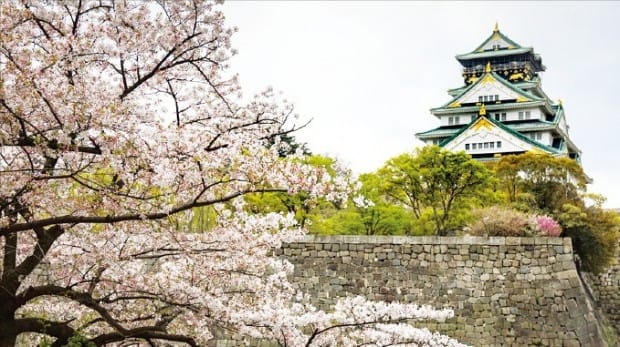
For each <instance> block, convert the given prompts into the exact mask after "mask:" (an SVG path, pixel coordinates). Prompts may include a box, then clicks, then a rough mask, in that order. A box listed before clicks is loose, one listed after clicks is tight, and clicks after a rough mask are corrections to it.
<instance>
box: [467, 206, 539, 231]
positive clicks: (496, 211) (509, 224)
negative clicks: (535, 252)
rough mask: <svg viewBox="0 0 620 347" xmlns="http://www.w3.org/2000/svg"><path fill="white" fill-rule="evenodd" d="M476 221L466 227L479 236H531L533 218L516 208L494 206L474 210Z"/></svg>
mask: <svg viewBox="0 0 620 347" xmlns="http://www.w3.org/2000/svg"><path fill="white" fill-rule="evenodd" d="M473 214H474V222H473V223H471V224H470V225H468V226H467V228H466V229H465V230H466V231H467V232H468V233H470V234H472V235H478V236H530V235H532V233H531V218H530V217H529V216H528V215H527V214H525V213H523V212H519V211H517V210H515V209H512V208H508V207H501V206H492V207H488V208H484V209H478V210H476V211H474V213H473Z"/></svg>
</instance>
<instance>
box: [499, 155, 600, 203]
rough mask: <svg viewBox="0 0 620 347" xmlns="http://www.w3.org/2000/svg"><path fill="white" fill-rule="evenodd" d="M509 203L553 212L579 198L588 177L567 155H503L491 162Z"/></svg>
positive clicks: (579, 199)
mask: <svg viewBox="0 0 620 347" xmlns="http://www.w3.org/2000/svg"><path fill="white" fill-rule="evenodd" d="M493 168H494V171H495V174H496V176H497V178H498V180H499V186H500V187H501V188H502V189H503V190H504V192H505V193H506V197H507V201H508V203H509V204H514V205H516V206H519V207H520V208H522V209H526V210H531V211H533V212H536V211H540V212H543V213H548V214H552V215H556V214H557V213H558V212H559V211H561V210H562V206H563V205H564V204H567V203H571V204H575V203H578V202H579V201H581V194H582V193H583V192H584V191H585V186H586V183H587V182H588V177H587V176H586V175H585V173H584V172H583V169H582V168H581V166H580V165H579V164H578V163H577V162H576V161H575V160H572V159H570V158H566V157H554V156H552V155H549V154H541V153H532V152H527V153H523V154H519V155H508V156H503V157H501V158H500V160H498V161H497V162H495V163H494V165H493Z"/></svg>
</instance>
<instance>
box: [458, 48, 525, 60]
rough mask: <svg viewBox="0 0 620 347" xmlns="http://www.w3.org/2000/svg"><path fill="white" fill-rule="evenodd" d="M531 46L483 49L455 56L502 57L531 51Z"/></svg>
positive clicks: (465, 58) (468, 57)
mask: <svg viewBox="0 0 620 347" xmlns="http://www.w3.org/2000/svg"><path fill="white" fill-rule="evenodd" d="M532 51H533V49H532V47H521V48H515V49H498V50H496V51H483V52H471V53H465V54H460V55H457V56H456V59H458V60H471V59H482V58H493V57H503V56H507V55H513V54H521V53H527V52H532Z"/></svg>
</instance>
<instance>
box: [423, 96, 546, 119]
mask: <svg viewBox="0 0 620 347" xmlns="http://www.w3.org/2000/svg"><path fill="white" fill-rule="evenodd" d="M546 104H547V102H546V101H544V100H534V101H526V102H513V103H503V104H485V105H484V107H485V108H486V110H487V112H489V111H498V110H512V109H519V108H524V107H534V106H545V105H546ZM479 109H480V106H477V105H472V106H464V107H452V108H448V107H437V108H432V109H431V112H432V113H433V114H434V115H435V116H437V115H444V114H461V113H476V114H477V113H478V110H479Z"/></svg>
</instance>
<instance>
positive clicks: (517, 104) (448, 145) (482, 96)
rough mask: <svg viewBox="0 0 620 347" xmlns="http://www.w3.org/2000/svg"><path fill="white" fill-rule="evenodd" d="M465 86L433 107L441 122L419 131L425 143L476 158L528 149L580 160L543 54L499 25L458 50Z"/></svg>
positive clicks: (432, 110)
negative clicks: (546, 80)
mask: <svg viewBox="0 0 620 347" xmlns="http://www.w3.org/2000/svg"><path fill="white" fill-rule="evenodd" d="M456 59H457V60H458V61H459V63H460V64H461V65H462V66H463V79H464V85H463V86H461V87H459V88H455V89H450V90H448V93H449V94H450V96H451V97H452V99H451V100H450V101H448V102H447V103H445V104H444V105H442V106H439V107H436V108H433V109H431V113H432V114H433V115H434V116H435V117H437V118H438V119H439V121H440V126H439V127H437V128H435V129H432V130H428V131H425V132H421V133H417V134H416V136H417V138H418V139H420V140H422V141H423V142H425V143H426V144H436V145H439V146H440V147H443V148H445V149H448V150H450V151H465V152H466V153H468V154H469V155H471V156H472V157H473V158H474V159H477V160H481V161H483V160H493V159H494V158H498V157H500V156H502V155H508V154H519V153H524V152H535V153H548V154H551V155H554V156H566V157H570V158H572V159H575V160H576V161H578V162H580V157H581V151H580V150H579V148H578V147H577V146H576V145H575V144H574V143H573V142H572V141H571V139H570V138H569V135H568V129H569V127H568V125H567V123H566V115H565V112H564V107H563V106H562V102H561V101H558V102H556V103H554V102H553V101H551V100H550V99H549V97H548V96H547V95H546V94H545V92H544V91H543V90H542V87H541V77H540V74H539V73H540V72H542V71H545V66H544V65H543V64H542V59H541V57H540V56H539V55H538V54H536V53H534V49H533V48H531V47H523V46H521V45H519V44H518V43H516V42H515V41H513V40H511V39H509V38H508V37H507V36H506V35H504V34H502V33H501V32H500V30H499V28H498V26H497V24H496V25H495V29H494V30H493V33H492V34H491V36H489V37H488V38H487V39H486V40H485V41H484V42H483V43H482V44H481V45H480V46H478V47H477V48H476V49H474V50H473V51H472V52H470V53H466V54H461V55H457V56H456Z"/></svg>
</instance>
